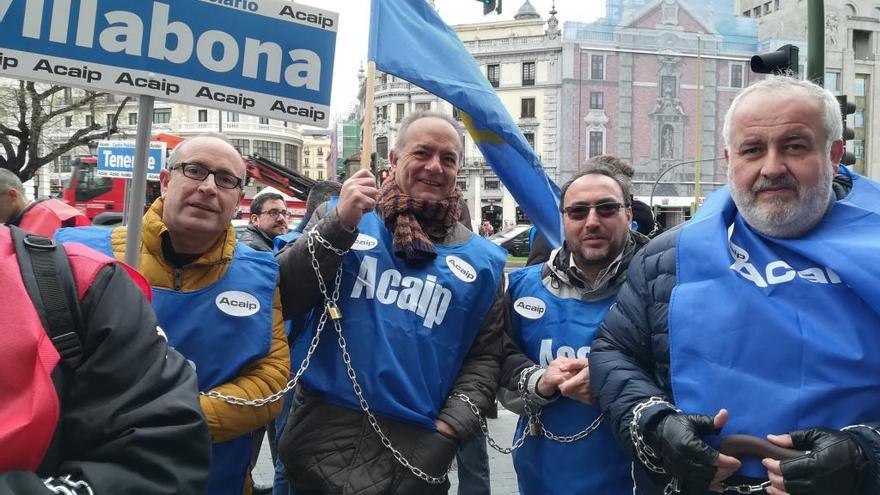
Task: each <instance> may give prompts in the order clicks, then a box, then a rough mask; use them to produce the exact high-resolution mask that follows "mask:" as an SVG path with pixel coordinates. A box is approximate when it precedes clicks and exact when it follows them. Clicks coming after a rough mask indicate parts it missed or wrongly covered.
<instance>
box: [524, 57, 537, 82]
mask: <svg viewBox="0 0 880 495" xmlns="http://www.w3.org/2000/svg"><path fill="white" fill-rule="evenodd" d="M522 84H523V86H534V85H535V63H534V62H523V64H522Z"/></svg>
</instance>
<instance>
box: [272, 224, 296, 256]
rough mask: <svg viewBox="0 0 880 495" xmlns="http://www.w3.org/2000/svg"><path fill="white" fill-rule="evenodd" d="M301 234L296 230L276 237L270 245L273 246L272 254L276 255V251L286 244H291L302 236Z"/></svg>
mask: <svg viewBox="0 0 880 495" xmlns="http://www.w3.org/2000/svg"><path fill="white" fill-rule="evenodd" d="M302 235H303V234H302V232H299V231H297V230H291V231H290V232H288V233H286V234H282V235H276V236H275V238H274V239H272V243H273V245H274V251H273V252H274V253H275V254H278V251H281V248H283V247H284V246H286V245H287V244H288V243H291V242H293V241H295V240H297V239H299V238H300V236H302Z"/></svg>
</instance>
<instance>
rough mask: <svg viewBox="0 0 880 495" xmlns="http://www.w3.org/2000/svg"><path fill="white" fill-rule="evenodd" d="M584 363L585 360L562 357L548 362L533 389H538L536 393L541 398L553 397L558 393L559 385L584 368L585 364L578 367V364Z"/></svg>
mask: <svg viewBox="0 0 880 495" xmlns="http://www.w3.org/2000/svg"><path fill="white" fill-rule="evenodd" d="M586 362H587V360H586V359H569V358H564V357H560V358H556V359H554V360H553V361H550V364H548V365H547V368H545V369H544V374H543V375H541V378H540V379H539V380H538V383H537V385H536V386H535V388H537V389H538V393H539V394H541V397H544V398H550V397H553V396H554V395H555V394H556V392H557V391H559V386H560V385H562V384H563V383H565V382H566V381H567V380H570V379H571V378H572V377H574V375H575V374H577V372H578V371H580V370H581V368H583V367H584V366H586V364H583V365H579V364H578V363H586Z"/></svg>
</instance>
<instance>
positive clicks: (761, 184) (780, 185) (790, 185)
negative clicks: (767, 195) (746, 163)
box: [752, 174, 800, 193]
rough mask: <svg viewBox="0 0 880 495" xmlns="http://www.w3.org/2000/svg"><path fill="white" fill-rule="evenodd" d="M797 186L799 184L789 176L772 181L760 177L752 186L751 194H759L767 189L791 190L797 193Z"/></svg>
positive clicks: (775, 178) (782, 176)
mask: <svg viewBox="0 0 880 495" xmlns="http://www.w3.org/2000/svg"><path fill="white" fill-rule="evenodd" d="M798 186H800V183H799V182H798V181H797V179H795V178H794V177H793V176H792V175H791V174H785V175H781V176H779V177H774V178H772V179H771V178H768V177H763V176H761V177H759V178H758V180H756V181H755V183H754V184H752V192H753V193H759V192H761V191H766V190H767V189H792V190H794V191H797V189H798Z"/></svg>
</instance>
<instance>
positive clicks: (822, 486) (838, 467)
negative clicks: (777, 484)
mask: <svg viewBox="0 0 880 495" xmlns="http://www.w3.org/2000/svg"><path fill="white" fill-rule="evenodd" d="M790 434H791V440H792V444H794V448H796V449H798V450H809V452H808V453H807V454H806V455H803V456H800V457H795V458H794V459H788V460H786V461H782V462H781V463H780V468H781V470H782V477H783V478H784V479H785V490H786V491H787V492H788V493H791V494H792V495H795V494H798V495H813V494H827V493H834V494H835V495H857V494H859V493H862V491H863V489H864V486H865V485H864V484H865V478H866V476H867V474H868V471H869V464H868V463H869V461H868V459H867V457H866V456H865V453H864V452H862V449H861V447H859V444H858V443H857V442H856V440H855V439H854V438H853V437H852V434H851V433H848V432H845V431H837V430H830V429H828V428H809V429H806V430H797V431H793V432H791V433H790Z"/></svg>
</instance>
